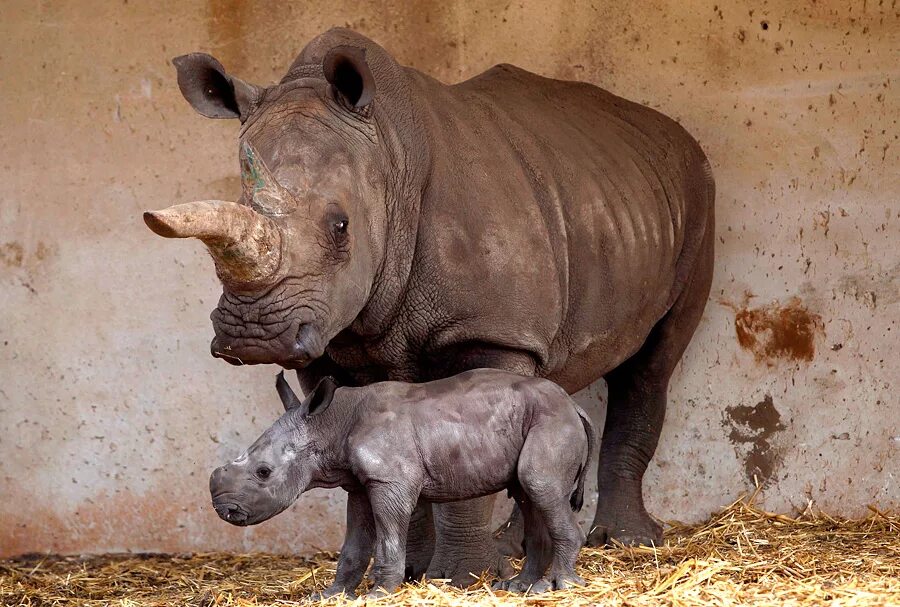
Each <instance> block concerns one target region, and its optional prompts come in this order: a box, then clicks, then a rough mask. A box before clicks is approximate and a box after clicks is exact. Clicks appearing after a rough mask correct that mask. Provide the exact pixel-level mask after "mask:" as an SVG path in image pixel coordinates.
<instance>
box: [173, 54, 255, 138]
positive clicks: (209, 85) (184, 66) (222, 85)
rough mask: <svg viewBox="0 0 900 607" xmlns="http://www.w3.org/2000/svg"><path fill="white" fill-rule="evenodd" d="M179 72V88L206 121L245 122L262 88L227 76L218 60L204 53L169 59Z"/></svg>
mask: <svg viewBox="0 0 900 607" xmlns="http://www.w3.org/2000/svg"><path fill="white" fill-rule="evenodd" d="M172 63H173V64H174V65H175V69H176V70H178V88H180V89H181V94H182V95H184V98H185V99H187V102H188V103H190V104H191V107H193V108H194V109H195V110H196V111H197V112H198V113H200V114H202V115H204V116H206V117H207V118H239V119H240V121H241V122H244V121H245V120H246V119H247V116H249V115H250V111H251V110H252V108H253V106H254V105H255V104H256V101H257V100H258V99H259V96H260V92H261V89H260V88H259V87H257V86H254V85H252V84H248V83H246V82H244V81H242V80H240V79H238V78H235V77H234V76H229V75H228V73H227V72H226V71H225V68H224V67H222V64H221V63H219V61H218V60H217V59H216V58H215V57H213V56H211V55H207V54H206V53H191V54H189V55H181V56H180V57H175V58H174V59H172Z"/></svg>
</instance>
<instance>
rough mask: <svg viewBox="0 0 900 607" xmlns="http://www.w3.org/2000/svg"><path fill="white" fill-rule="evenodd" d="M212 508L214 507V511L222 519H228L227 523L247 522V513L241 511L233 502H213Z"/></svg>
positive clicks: (238, 523)
mask: <svg viewBox="0 0 900 607" xmlns="http://www.w3.org/2000/svg"><path fill="white" fill-rule="evenodd" d="M213 508H215V509H216V513H217V514H218V515H219V518H221V519H222V520H223V521H228V522H229V523H233V524H235V525H240V524H241V523H246V522H247V514H246V513H244V512H243V511H241V509H240V508H239V507H238V506H237V505H235V504H229V503H225V502H219V503H216V502H213Z"/></svg>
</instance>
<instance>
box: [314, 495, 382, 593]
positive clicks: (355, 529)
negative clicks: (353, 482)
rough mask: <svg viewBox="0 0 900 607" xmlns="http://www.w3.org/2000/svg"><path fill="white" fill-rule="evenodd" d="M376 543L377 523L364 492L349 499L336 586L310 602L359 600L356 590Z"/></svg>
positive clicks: (335, 579)
mask: <svg viewBox="0 0 900 607" xmlns="http://www.w3.org/2000/svg"><path fill="white" fill-rule="evenodd" d="M374 541H375V521H374V519H373V517H372V508H371V506H370V505H369V497H368V496H367V495H366V493H365V491H353V492H351V493H349V494H348V495H347V534H346V536H345V538H344V546H343V547H342V548H341V556H340V558H338V564H337V573H336V574H335V577H334V582H333V583H332V584H331V586H329V587H328V588H326V589H325V590H323V591H322V592H319V593H316V594H314V595H313V596H312V597H310V598H311V599H312V600H314V601H321V600H324V599H327V598H329V597H332V596H335V595H338V594H348V595H350V596H356V587H357V586H359V583H360V582H361V581H362V579H363V576H364V575H365V574H366V569H367V568H368V567H369V561H370V560H371V558H372V544H373V543H374Z"/></svg>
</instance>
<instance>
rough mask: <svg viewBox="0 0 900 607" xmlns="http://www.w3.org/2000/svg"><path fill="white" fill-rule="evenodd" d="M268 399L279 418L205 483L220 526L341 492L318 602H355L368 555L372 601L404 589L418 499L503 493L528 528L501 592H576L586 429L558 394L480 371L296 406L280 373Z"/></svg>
mask: <svg viewBox="0 0 900 607" xmlns="http://www.w3.org/2000/svg"><path fill="white" fill-rule="evenodd" d="M277 388H278V392H279V394H280V396H281V400H282V402H283V403H284V406H285V409H286V413H285V414H284V415H283V416H281V418H280V419H279V420H278V421H277V422H275V424H274V425H272V427H271V428H269V429H268V430H266V431H265V432H264V433H263V435H262V436H260V437H259V438H258V439H257V440H256V442H255V443H253V445H252V446H251V447H250V449H249V450H248V451H247V452H246V453H244V454H243V455H241V456H240V457H239V458H238V459H236V460H234V461H233V462H231V463H230V464H228V465H226V466H223V467H221V468H218V469H216V470H215V472H213V474H212V477H211V478H210V481H209V485H210V491H211V493H212V498H213V505H214V507H215V509H216V512H218V513H219V516H220V517H222V518H223V519H225V520H226V521H228V522H230V523H233V524H235V525H254V524H256V523H260V522H262V521H264V520H267V519H269V518H271V517H273V516H275V515H276V514H278V513H279V512H281V511H282V510H284V509H285V508H287V507H288V506H290V505H291V503H293V502H294V500H296V499H297V498H298V497H299V496H300V494H301V493H303V492H304V491H306V490H308V489H311V488H314V487H342V488H344V489H345V490H347V492H348V493H349V495H348V499H347V534H346V537H345V540H344V545H343V547H342V548H341V552H340V558H339V560H338V564H337V574H336V577H335V580H334V583H333V584H332V585H331V586H329V587H328V588H326V589H325V590H324V591H323V592H322V593H321V595H320V597H321V598H324V597H327V596H332V595H336V594H339V593H342V592H346V593H348V594H353V593H354V592H355V590H356V587H357V586H358V585H359V583H360V582H361V581H362V579H363V576H364V575H365V572H366V568H367V567H368V565H369V560H370V558H371V556H372V552H373V549H374V552H375V565H374V567H373V569H372V578H373V583H374V585H373V588H376V589H378V588H380V589H382V590H381V592H385V591H387V592H392V591H393V590H395V589H396V588H397V586H399V585H400V583H401V582H402V581H403V577H404V557H405V552H406V533H407V528H408V526H409V521H410V516H411V514H412V512H413V509H414V508H415V507H416V503H417V502H418V500H420V499H421V500H426V501H429V502H451V501H457V500H467V499H472V498H476V497H482V496H485V495H489V494H491V493H495V492H497V491H500V490H503V489H507V490H508V491H509V493H510V495H512V497H513V498H515V500H516V501H517V502H518V504H519V506H520V507H521V510H522V513H523V515H524V519H525V548H526V553H527V555H528V558H527V560H526V563H525V566H524V568H523V569H522V571H521V573H519V574H518V575H517V576H516V577H514V578H512V579H510V580H505V581H502V582H499V583H498V584H497V587H498V588H502V589H507V590H513V591H527V590H529V589H530V591H531V592H541V591H544V590H550V589H560V588H566V587H569V586H570V585H579V584H583V583H584V581H583V580H582V579H581V578H579V577H578V576H577V575H576V573H575V558H576V557H577V555H578V550H579V549H580V548H581V545H582V544H583V543H584V534H583V533H582V531H581V529H580V527H579V526H578V523H577V521H576V520H575V515H574V514H573V510H578V509H580V508H581V503H582V500H583V495H584V477H585V473H586V469H587V466H588V462H589V461H591V460H590V458H591V456H592V452H593V450H594V444H595V442H596V438H595V432H594V429H593V426H592V425H591V422H590V419H589V418H588V416H587V415H586V414H585V413H584V411H582V410H581V408H580V407H579V406H578V405H577V404H575V401H573V400H572V399H571V398H570V397H569V395H568V394H566V392H565V391H564V390H563V389H562V388H560V387H559V386H557V385H556V384H554V383H552V382H550V381H548V380H544V379H536V378H526V377H522V376H519V375H515V374H512V373H508V372H505V371H498V370H493V369H477V370H474V371H467V372H465V373H462V374H460V375H457V376H454V377H450V378H447V379H442V380H438V381H433V382H429V383H424V384H408V383H401V382H393V381H391V382H381V383H376V384H371V385H368V386H365V387H361V388H338V387H337V386H336V384H335V383H334V381H333V380H332V379H331V378H325V379H323V380H322V381H320V382H319V384H318V385H317V386H316V388H315V389H314V390H313V391H312V392H311V393H310V394H309V395H308V396H307V398H306V399H305V400H303V401H302V402H301V401H300V400H299V399H298V398H297V396H296V395H295V394H294V392H293V390H291V388H290V386H289V385H288V383H287V381H285V379H284V375H283V374H279V375H278V381H277ZM548 536H549V537H548ZM548 548H549V550H548ZM548 561H549V562H548ZM476 573H478V572H476Z"/></svg>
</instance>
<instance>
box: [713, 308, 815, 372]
mask: <svg viewBox="0 0 900 607" xmlns="http://www.w3.org/2000/svg"><path fill="white" fill-rule="evenodd" d="M748 302H749V295H748V296H746V297H745V301H744V304H743V305H741V306H738V305H735V304H733V303H730V302H728V301H724V300H723V301H720V302H719V303H721V304H722V305H724V306H727V307H729V308H731V309H732V310H734V331H735V334H736V335H737V340H738V343H739V344H740V345H741V347H742V348H744V349H745V350H747V351H749V352H751V353H753V356H754V358H756V361H757V362H760V363H765V364H769V365H771V364H774V363H775V362H777V361H778V359H787V360H795V361H811V360H812V359H813V358H814V357H815V354H816V336H817V335H819V334H824V327H825V326H824V324H823V322H822V317H821V316H820V315H818V314H816V313H814V312H811V311H809V310H808V309H807V308H806V307H805V306H804V305H803V303H802V302H801V301H800V299H799V298H798V297H792V298H791V299H789V300H788V301H787V302H786V303H785V304H781V303H778V302H773V303H771V304H769V305H767V306H762V307H758V308H750V307H748V305H747V304H748Z"/></svg>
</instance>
